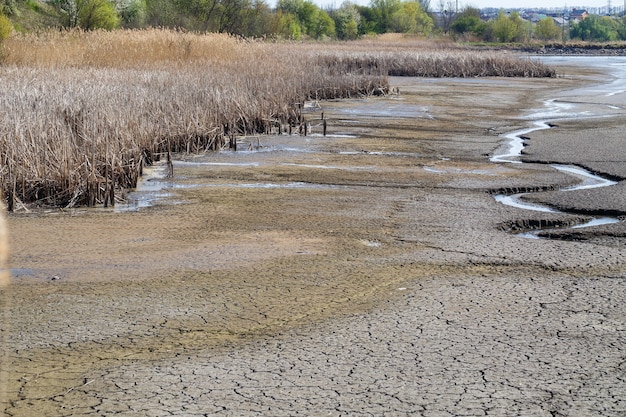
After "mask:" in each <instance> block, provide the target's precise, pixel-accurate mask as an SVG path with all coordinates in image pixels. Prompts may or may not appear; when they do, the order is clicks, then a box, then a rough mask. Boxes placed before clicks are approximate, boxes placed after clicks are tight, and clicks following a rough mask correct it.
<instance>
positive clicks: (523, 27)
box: [491, 10, 530, 42]
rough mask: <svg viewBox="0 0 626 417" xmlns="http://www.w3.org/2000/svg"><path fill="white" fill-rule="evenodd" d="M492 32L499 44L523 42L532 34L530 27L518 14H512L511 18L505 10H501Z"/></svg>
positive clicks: (492, 25) (493, 24)
mask: <svg viewBox="0 0 626 417" xmlns="http://www.w3.org/2000/svg"><path fill="white" fill-rule="evenodd" d="M491 30H492V33H493V36H494V38H495V39H496V40H497V41H498V42H513V41H518V42H519V41H523V40H525V39H527V38H528V35H529V34H530V26H529V23H528V22H525V21H524V20H523V19H522V18H521V17H520V15H519V13H517V12H512V13H511V14H510V15H509V16H507V15H506V13H505V12H504V10H500V13H498V17H497V18H496V19H495V20H494V21H493V22H492V24H491Z"/></svg>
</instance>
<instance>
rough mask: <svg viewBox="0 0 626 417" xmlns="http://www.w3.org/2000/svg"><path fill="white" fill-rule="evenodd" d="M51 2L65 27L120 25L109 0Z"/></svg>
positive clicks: (107, 26) (112, 26)
mask: <svg viewBox="0 0 626 417" xmlns="http://www.w3.org/2000/svg"><path fill="white" fill-rule="evenodd" d="M52 4H53V5H54V6H55V7H56V8H57V10H58V11H59V12H60V14H61V16H62V19H63V21H64V22H63V24H64V25H65V26H67V27H71V28H73V27H80V28H82V29H85V30H93V29H107V30H111V29H115V28H117V27H118V26H119V25H120V17H119V15H118V13H117V10H115V5H114V4H113V3H111V2H110V1H109V0H56V1H54V2H53V3H52Z"/></svg>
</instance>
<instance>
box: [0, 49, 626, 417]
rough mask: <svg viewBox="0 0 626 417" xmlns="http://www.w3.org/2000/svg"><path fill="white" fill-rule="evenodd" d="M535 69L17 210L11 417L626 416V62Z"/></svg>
mask: <svg viewBox="0 0 626 417" xmlns="http://www.w3.org/2000/svg"><path fill="white" fill-rule="evenodd" d="M544 59H545V60H547V61H548V62H549V63H552V64H554V65H556V66H557V70H558V72H559V77H558V78H556V79H502V78H490V79H416V78H393V79H391V83H392V85H393V86H394V87H397V90H398V91H399V94H393V95H389V96H386V97H374V98H365V99H354V100H342V101H332V102H320V103H311V106H310V107H308V108H307V113H306V115H307V118H308V120H309V122H310V124H311V133H310V134H309V135H308V136H306V137H304V136H298V135H287V134H282V135H279V136H271V137H259V138H256V137H255V138H252V137H243V138H239V146H238V148H239V151H237V152H236V153H235V152H232V151H229V150H225V151H223V152H220V153H208V154H205V155H199V156H195V155H179V156H178V158H177V159H176V161H175V163H174V174H175V175H174V178H173V179H171V180H168V179H165V178H160V177H159V172H158V169H157V170H156V171H155V173H154V175H153V176H152V177H149V178H146V180H145V183H144V184H143V186H142V187H143V188H142V190H143V191H142V190H139V191H138V192H137V193H134V194H131V195H130V196H129V197H130V199H129V201H130V203H129V204H128V205H125V206H120V205H118V206H117V207H116V209H89V210H88V209H74V210H67V211H63V210H47V211H45V212H35V211H32V212H23V211H22V212H18V213H15V214H11V215H10V216H9V219H8V222H9V227H10V234H11V245H12V256H11V268H12V269H11V271H12V275H13V279H12V284H11V285H10V287H9V288H8V289H7V290H4V292H3V294H2V298H1V302H2V313H1V314H2V320H1V321H0V323H1V324H2V343H3V345H2V349H3V350H2V355H3V356H2V362H1V363H2V369H1V372H0V391H1V394H0V400H1V401H2V408H4V415H6V416H29V417H30V416H83V415H84V416H154V417H156V416H213V415H216V416H219V415H224V416H251V415H260V416H294V415H305V416H384V415H389V416H401V415H411V416H482V415H494V416H604V417H607V416H623V415H626V378H625V375H626V347H625V346H626V250H625V249H624V248H625V247H626V246H625V245H626V226H625V224H624V223H625V222H624V215H625V214H626V201H625V200H626V197H625V196H626V192H625V190H624V184H623V181H621V179H622V178H625V177H626V163H625V161H626V146H624V145H625V144H624V140H626V139H625V137H624V126H625V125H626V108H625V105H626V86H624V81H623V80H624V79H625V78H626V76H625V75H624V71H625V70H626V60H624V59H623V58H615V57H613V58H602V57H594V58H593V59H591V60H590V59H586V58H580V59H575V58H549V57H546V58H544ZM322 111H323V113H324V118H325V119H326V121H327V135H326V136H323V135H322V121H321V117H322V114H321V113H322ZM541 123H543V125H541V126H540V124H541ZM539 127H541V128H539ZM516 138H517V139H519V140H521V141H523V143H522V144H521V146H520V149H519V151H511V146H512V145H511V143H512V142H513V141H514V140H515V139H516ZM520 138H521V139H520ZM555 166H557V167H561V166H573V167H576V168H580V169H584V171H585V173H588V174H589V175H592V174H593V175H599V177H601V178H600V180H594V179H593V178H590V177H589V178H588V177H586V176H585V175H586V174H580V173H578V174H573V173H572V172H571V171H567V170H563V169H557V167H555ZM602 179H605V180H610V181H612V182H611V183H607V184H605V185H606V186H597V184H598V181H602ZM581 184H583V185H585V186H584V187H579V188H578V189H570V188H571V187H575V186H577V185H578V186H580V185H581ZM517 194H519V195H518V196H516V197H515V200H516V201H517V203H516V204H512V205H510V204H502V203H501V202H499V201H498V200H497V199H496V198H495V197H496V196H498V195H503V196H505V197H511V196H513V195H517ZM526 204H532V205H533V207H535V208H534V209H529V208H527V207H526V206H525V205H526ZM537 207H539V208H537ZM546 207H547V208H549V210H544V209H545V208H546ZM607 217H608V218H610V219H612V220H611V221H610V222H608V223H603V222H602V221H600V223H599V224H598V225H595V226H594V225H593V223H592V225H590V226H589V227H583V228H572V227H571V226H576V225H581V224H585V223H586V222H588V221H596V220H597V219H603V218H607ZM539 226H541V227H542V228H543V229H541V230H538V229H536V228H537V227H539Z"/></svg>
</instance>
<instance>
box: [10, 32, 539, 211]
mask: <svg viewBox="0 0 626 417" xmlns="http://www.w3.org/2000/svg"><path fill="white" fill-rule="evenodd" d="M478 55H480V54H477V53H476V51H463V50H460V49H456V48H454V49H451V47H450V46H449V45H447V46H446V45H444V46H442V45H441V44H434V43H422V42H417V41H414V40H410V41H406V40H403V39H396V40H390V39H384V40H375V41H372V40H366V41H361V42H355V43H350V44H346V43H332V44H330V43H328V44H296V43H266V42H260V41H250V40H243V39H239V38H235V37H230V36H226V35H200V34H193V33H185V32H176V31H169V30H160V29H152V30H144V31H117V32H80V31H72V32H44V33H40V34H31V35H22V36H17V37H13V38H10V39H8V40H7V41H6V42H5V44H4V48H3V58H4V61H3V66H2V67H0V109H2V110H0V175H1V181H2V190H3V191H4V194H5V196H6V198H7V203H8V204H7V205H8V207H9V209H11V210H13V209H15V208H19V207H22V206H24V207H25V206H26V205H29V204H33V205H52V206H64V207H72V206H76V205H87V206H93V205H97V204H104V205H105V206H106V205H109V204H114V203H115V201H116V199H120V198H123V191H124V190H126V189H128V188H132V187H134V186H135V185H136V183H137V178H138V176H140V175H141V171H142V166H143V165H144V164H145V163H151V162H152V161H153V160H154V159H155V158H158V157H159V156H160V155H163V154H167V155H169V153H170V152H180V151H184V152H200V151H204V150H209V149H218V148H221V147H222V146H225V144H226V143H227V142H228V143H229V144H230V145H231V146H233V145H236V140H235V137H236V136H237V135H246V134H252V133H254V134H256V133H270V132H271V131H274V132H276V131H277V130H278V129H282V131H284V130H287V129H291V127H292V126H298V125H300V124H301V123H302V122H303V119H302V115H301V114H300V111H299V108H300V106H301V104H302V103H303V102H304V101H305V100H307V99H311V98H314V99H327V98H339V97H350V96H354V95H369V94H378V93H384V92H386V91H387V89H388V84H387V78H386V76H387V74H394V75H422V76H423V75H426V76H480V75H515V74H514V73H513V72H510V71H509V70H508V69H506V68H511V67H516V66H517V67H519V66H520V65H522V63H524V64H525V63H526V62H527V61H523V62H522V61H520V60H518V59H517V58H515V57H513V56H506V57H501V56H499V55H485V56H484V57H482V58H480V57H477V56H478ZM459 68H460V69H459ZM455 71H456V72H455ZM540 74H541V72H540V71H535V70H532V71H527V70H524V71H523V73H521V74H520V73H518V74H517V75H525V76H539V75H540ZM542 76H545V75H542ZM120 191H121V193H120Z"/></svg>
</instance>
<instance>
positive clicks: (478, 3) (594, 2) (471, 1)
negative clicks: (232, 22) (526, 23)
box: [269, 0, 625, 11]
mask: <svg viewBox="0 0 626 417" xmlns="http://www.w3.org/2000/svg"><path fill="white" fill-rule="evenodd" d="M312 1H313V3H315V4H316V5H318V6H319V7H321V8H322V9H326V8H327V7H329V6H331V7H333V8H338V7H339V6H341V3H343V1H344V0H312ZM351 1H352V3H356V4H360V5H363V6H367V5H369V4H370V0H351ZM451 1H452V4H455V5H456V0H451ZM440 2H441V1H440V0H430V6H431V9H433V10H435V11H436V10H439V9H440V7H439V4H440ZM624 2H625V0H611V1H610V4H611V7H619V8H620V9H623V7H624ZM444 3H445V4H447V3H449V0H444ZM269 4H270V5H272V6H274V5H276V0H273V1H270V2H269ZM608 4H609V1H608V0H582V1H581V0H575V1H573V2H572V1H571V0H570V1H569V2H568V1H561V0H523V1H521V0H459V2H458V6H459V10H462V9H463V8H465V7H466V6H472V7H476V8H479V9H482V8H485V7H495V8H498V9H499V8H505V9H506V8H555V9H564V8H566V9H568V10H571V9H573V8H578V9H581V8H582V9H585V8H597V7H607V5H608Z"/></svg>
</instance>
